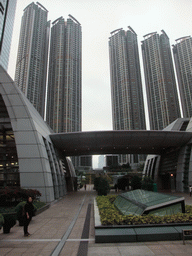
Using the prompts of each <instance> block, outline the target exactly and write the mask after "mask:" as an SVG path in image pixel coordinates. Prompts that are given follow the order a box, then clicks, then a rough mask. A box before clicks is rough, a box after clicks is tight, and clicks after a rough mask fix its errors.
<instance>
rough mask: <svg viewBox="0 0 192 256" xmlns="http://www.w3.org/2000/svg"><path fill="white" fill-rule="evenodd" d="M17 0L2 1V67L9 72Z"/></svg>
mask: <svg viewBox="0 0 192 256" xmlns="http://www.w3.org/2000/svg"><path fill="white" fill-rule="evenodd" d="M15 9H16V0H3V1H0V65H1V66H2V67H3V68H4V69H5V70H7V68H8V63H9V53H10V47H11V38H12V32H13V23H14V18H15Z"/></svg>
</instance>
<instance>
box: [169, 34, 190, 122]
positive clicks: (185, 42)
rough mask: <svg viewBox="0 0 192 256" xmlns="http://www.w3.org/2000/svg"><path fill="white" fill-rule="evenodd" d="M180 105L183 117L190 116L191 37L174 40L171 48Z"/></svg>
mask: <svg viewBox="0 0 192 256" xmlns="http://www.w3.org/2000/svg"><path fill="white" fill-rule="evenodd" d="M173 55H174V60H175V66H176V72H177V78H178V85H179V91H180V97H181V105H182V110H183V116H184V117H191V116H192V37H191V36H186V37H182V38H179V39H177V40H176V44H175V45H174V46H173Z"/></svg>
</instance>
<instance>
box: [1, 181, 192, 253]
mask: <svg viewBox="0 0 192 256" xmlns="http://www.w3.org/2000/svg"><path fill="white" fill-rule="evenodd" d="M174 195H180V196H184V197H185V201H186V204H189V205H192V197H190V196H189V195H187V194H181V193H179V194H177V193H174ZM95 196H96V192H95V191H94V190H93V187H92V186H91V185H88V186H87V189H86V191H85V190H84V189H82V190H80V191H78V192H74V193H69V194H68V195H66V196H65V197H64V198H63V199H61V200H59V201H58V202H55V203H54V204H52V205H51V207H50V208H49V209H47V210H46V211H44V212H42V213H41V214H39V215H37V216H35V217H34V218H33V220H32V221H31V223H30V225H29V232H30V233H31V236H30V237H24V236H23V227H20V226H19V225H18V224H16V225H15V226H14V227H13V228H12V229H11V232H10V233H9V234H3V230H2V229H1V230H0V256H4V255H6V256H12V255H13V256H17V255H18V256H19V255H22V256H25V255H26V256H32V255H33V256H41V255H42V256H44V255H46V256H49V255H52V256H56V255H61V256H64V255H66V256H70V255H71V256H76V255H77V256H86V255H88V256H102V255H103V256H104V255H110V256H113V255H114V256H123V255H126V256H128V255H146V256H148V255H163V256H166V255H178V256H179V255H191V256H192V240H187V241H186V243H185V245H183V241H164V242H161V241H160V242H143V243H112V244H96V243H95V239H94V214H93V199H94V197H95Z"/></svg>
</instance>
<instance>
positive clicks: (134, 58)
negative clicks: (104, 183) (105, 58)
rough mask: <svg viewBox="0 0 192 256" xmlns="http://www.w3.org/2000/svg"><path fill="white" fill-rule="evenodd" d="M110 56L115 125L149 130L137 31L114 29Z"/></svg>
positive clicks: (115, 127)
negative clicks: (147, 128) (145, 110)
mask: <svg viewBox="0 0 192 256" xmlns="http://www.w3.org/2000/svg"><path fill="white" fill-rule="evenodd" d="M109 57H110V76H111V97H112V120H113V129H114V130H145V129H146V123H145V112H144V101H143V91H142V82H141V72H140V63H139V53H138V43H137V34H136V33H135V31H134V30H133V29H132V28H131V27H128V30H127V31H124V30H123V29H122V28H121V29H117V30H114V31H112V32H111V37H110V38H109ZM128 161H129V162H130V159H126V160H123V159H121V160H120V162H121V163H122V162H128Z"/></svg>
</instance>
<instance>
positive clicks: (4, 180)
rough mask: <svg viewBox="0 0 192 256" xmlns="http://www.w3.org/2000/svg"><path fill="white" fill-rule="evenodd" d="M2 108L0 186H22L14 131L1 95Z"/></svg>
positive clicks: (0, 104) (0, 121) (0, 112)
mask: <svg viewBox="0 0 192 256" xmlns="http://www.w3.org/2000/svg"><path fill="white" fill-rule="evenodd" d="M0 109H1V111H0V186H20V178H19V164H18V157H17V150H16V144H15V139H14V133H13V130H12V127H11V123H10V120H9V116H8V112H7V109H6V106H5V104H4V101H3V99H2V96H1V95H0Z"/></svg>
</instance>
